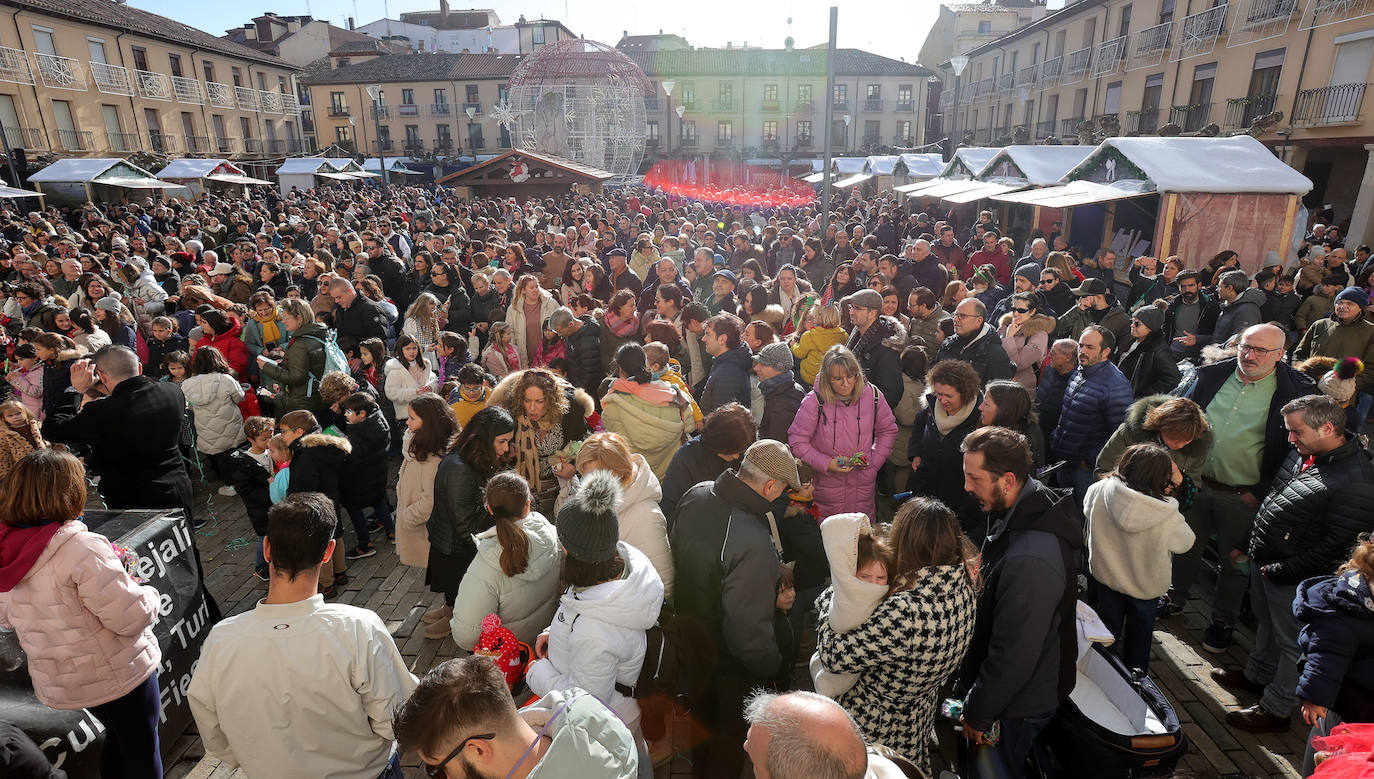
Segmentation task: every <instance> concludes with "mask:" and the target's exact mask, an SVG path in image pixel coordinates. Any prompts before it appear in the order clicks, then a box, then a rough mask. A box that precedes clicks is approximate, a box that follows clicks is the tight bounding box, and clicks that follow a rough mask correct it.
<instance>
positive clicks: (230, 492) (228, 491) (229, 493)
mask: <svg viewBox="0 0 1374 779" xmlns="http://www.w3.org/2000/svg"><path fill="white" fill-rule="evenodd" d="M216 492H218V493H219V494H220V495H223V496H224V497H226V498H232V497H234V496H235V495H237V494H239V493H238V491H237V490H235V489H234V488H233V487H232V486H230V485H228V484H226V485H224V486H223V487H220V488H219V489H218V490H216Z"/></svg>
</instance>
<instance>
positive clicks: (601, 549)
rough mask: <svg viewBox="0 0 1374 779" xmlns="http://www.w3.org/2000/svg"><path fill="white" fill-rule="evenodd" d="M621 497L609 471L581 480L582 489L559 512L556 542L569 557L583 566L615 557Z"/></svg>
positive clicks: (618, 538) (595, 472)
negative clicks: (561, 545) (560, 544)
mask: <svg viewBox="0 0 1374 779" xmlns="http://www.w3.org/2000/svg"><path fill="white" fill-rule="evenodd" d="M620 495H621V491H620V482H619V481H617V480H616V478H615V475H614V474H612V473H611V472H610V471H592V472H591V473H590V474H588V475H587V476H584V477H583V478H582V486H581V487H579V488H578V490H577V492H575V493H573V495H572V497H570V498H568V500H567V501H565V502H564V503H563V506H562V507H561V508H559V509H558V540H559V541H561V542H562V544H563V548H564V549H567V550H568V555H569V556H570V557H572V558H574V559H576V560H579V561H581V562H584V563H603V562H605V561H607V560H610V559H611V558H613V557H615V553H616V549H615V545H616V542H618V541H619V540H620V520H619V519H617V518H616V514H615V507H616V504H618V503H619V502H620Z"/></svg>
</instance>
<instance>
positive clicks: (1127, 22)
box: [1116, 5, 1131, 35]
mask: <svg viewBox="0 0 1374 779" xmlns="http://www.w3.org/2000/svg"><path fill="white" fill-rule="evenodd" d="M1116 34H1117V35H1130V34H1131V7H1130V6H1129V5H1128V6H1126V7H1125V8H1122V9H1121V21H1120V23H1119V24H1118V26H1117V32H1116Z"/></svg>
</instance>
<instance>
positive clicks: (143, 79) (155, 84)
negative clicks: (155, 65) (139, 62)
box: [134, 69, 174, 103]
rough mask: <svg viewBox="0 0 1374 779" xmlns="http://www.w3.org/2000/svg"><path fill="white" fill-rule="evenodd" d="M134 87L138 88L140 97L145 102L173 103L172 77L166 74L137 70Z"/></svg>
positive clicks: (135, 71)
mask: <svg viewBox="0 0 1374 779" xmlns="http://www.w3.org/2000/svg"><path fill="white" fill-rule="evenodd" d="M134 85H135V86H137V87H138V96H139V97H141V98H143V99H145V100H161V101H163V102H166V103H170V102H172V95H173V94H174V93H173V91H172V77H171V76H168V75H167V74H165V73H154V72H153V71H151V70H137V69H135V70H134Z"/></svg>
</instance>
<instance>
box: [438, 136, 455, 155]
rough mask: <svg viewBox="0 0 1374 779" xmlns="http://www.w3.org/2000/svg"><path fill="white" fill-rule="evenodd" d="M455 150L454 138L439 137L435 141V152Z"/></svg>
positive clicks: (443, 152)
mask: <svg viewBox="0 0 1374 779" xmlns="http://www.w3.org/2000/svg"><path fill="white" fill-rule="evenodd" d="M452 151H453V139H452V138H437V139H435V141H434V153H435V154H449V153H451V152H452Z"/></svg>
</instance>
